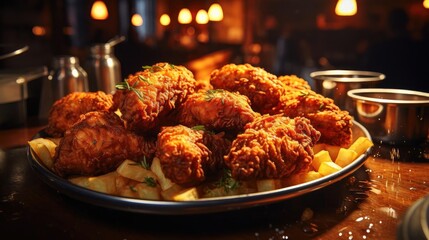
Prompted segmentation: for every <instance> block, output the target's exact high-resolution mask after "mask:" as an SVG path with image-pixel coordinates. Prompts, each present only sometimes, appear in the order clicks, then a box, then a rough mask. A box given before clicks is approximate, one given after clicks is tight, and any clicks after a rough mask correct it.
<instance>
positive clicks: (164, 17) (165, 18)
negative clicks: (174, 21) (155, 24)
mask: <svg viewBox="0 0 429 240" xmlns="http://www.w3.org/2000/svg"><path fill="white" fill-rule="evenodd" d="M170 22H171V19H170V16H168V14H166V13H164V14H162V15H161V17H160V18H159V23H161V25H162V26H168V25H170Z"/></svg>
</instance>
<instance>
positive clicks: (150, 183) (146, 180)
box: [143, 177, 156, 187]
mask: <svg viewBox="0 0 429 240" xmlns="http://www.w3.org/2000/svg"><path fill="white" fill-rule="evenodd" d="M143 183H146V185H148V186H149V187H156V180H155V179H154V178H153V177H145V178H144V181H143Z"/></svg>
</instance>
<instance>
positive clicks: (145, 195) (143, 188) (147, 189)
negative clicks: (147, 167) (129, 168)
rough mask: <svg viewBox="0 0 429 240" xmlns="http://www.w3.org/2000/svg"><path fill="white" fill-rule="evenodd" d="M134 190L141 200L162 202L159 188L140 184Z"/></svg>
mask: <svg viewBox="0 0 429 240" xmlns="http://www.w3.org/2000/svg"><path fill="white" fill-rule="evenodd" d="M134 190H135V191H136V192H137V195H138V197H139V198H141V199H148V200H161V194H160V188H159V186H152V185H150V184H147V183H138V184H136V185H135V186H134Z"/></svg>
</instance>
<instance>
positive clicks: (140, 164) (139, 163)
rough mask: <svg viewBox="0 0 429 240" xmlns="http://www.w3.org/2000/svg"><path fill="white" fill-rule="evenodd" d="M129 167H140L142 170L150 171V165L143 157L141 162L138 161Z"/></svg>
mask: <svg viewBox="0 0 429 240" xmlns="http://www.w3.org/2000/svg"><path fill="white" fill-rule="evenodd" d="M129 165H138V166H140V167H142V168H144V169H148V170H149V169H150V165H149V163H148V162H147V160H146V157H145V156H143V160H141V161H138V162H134V163H130V164H129Z"/></svg>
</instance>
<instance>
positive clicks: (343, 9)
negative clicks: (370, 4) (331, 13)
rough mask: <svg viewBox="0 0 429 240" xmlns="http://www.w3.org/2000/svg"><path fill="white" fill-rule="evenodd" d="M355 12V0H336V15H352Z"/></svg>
mask: <svg viewBox="0 0 429 240" xmlns="http://www.w3.org/2000/svg"><path fill="white" fill-rule="evenodd" d="M356 13H357V4H356V0H338V2H337V6H335V14H337V15H338V16H353V15H355V14H356Z"/></svg>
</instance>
